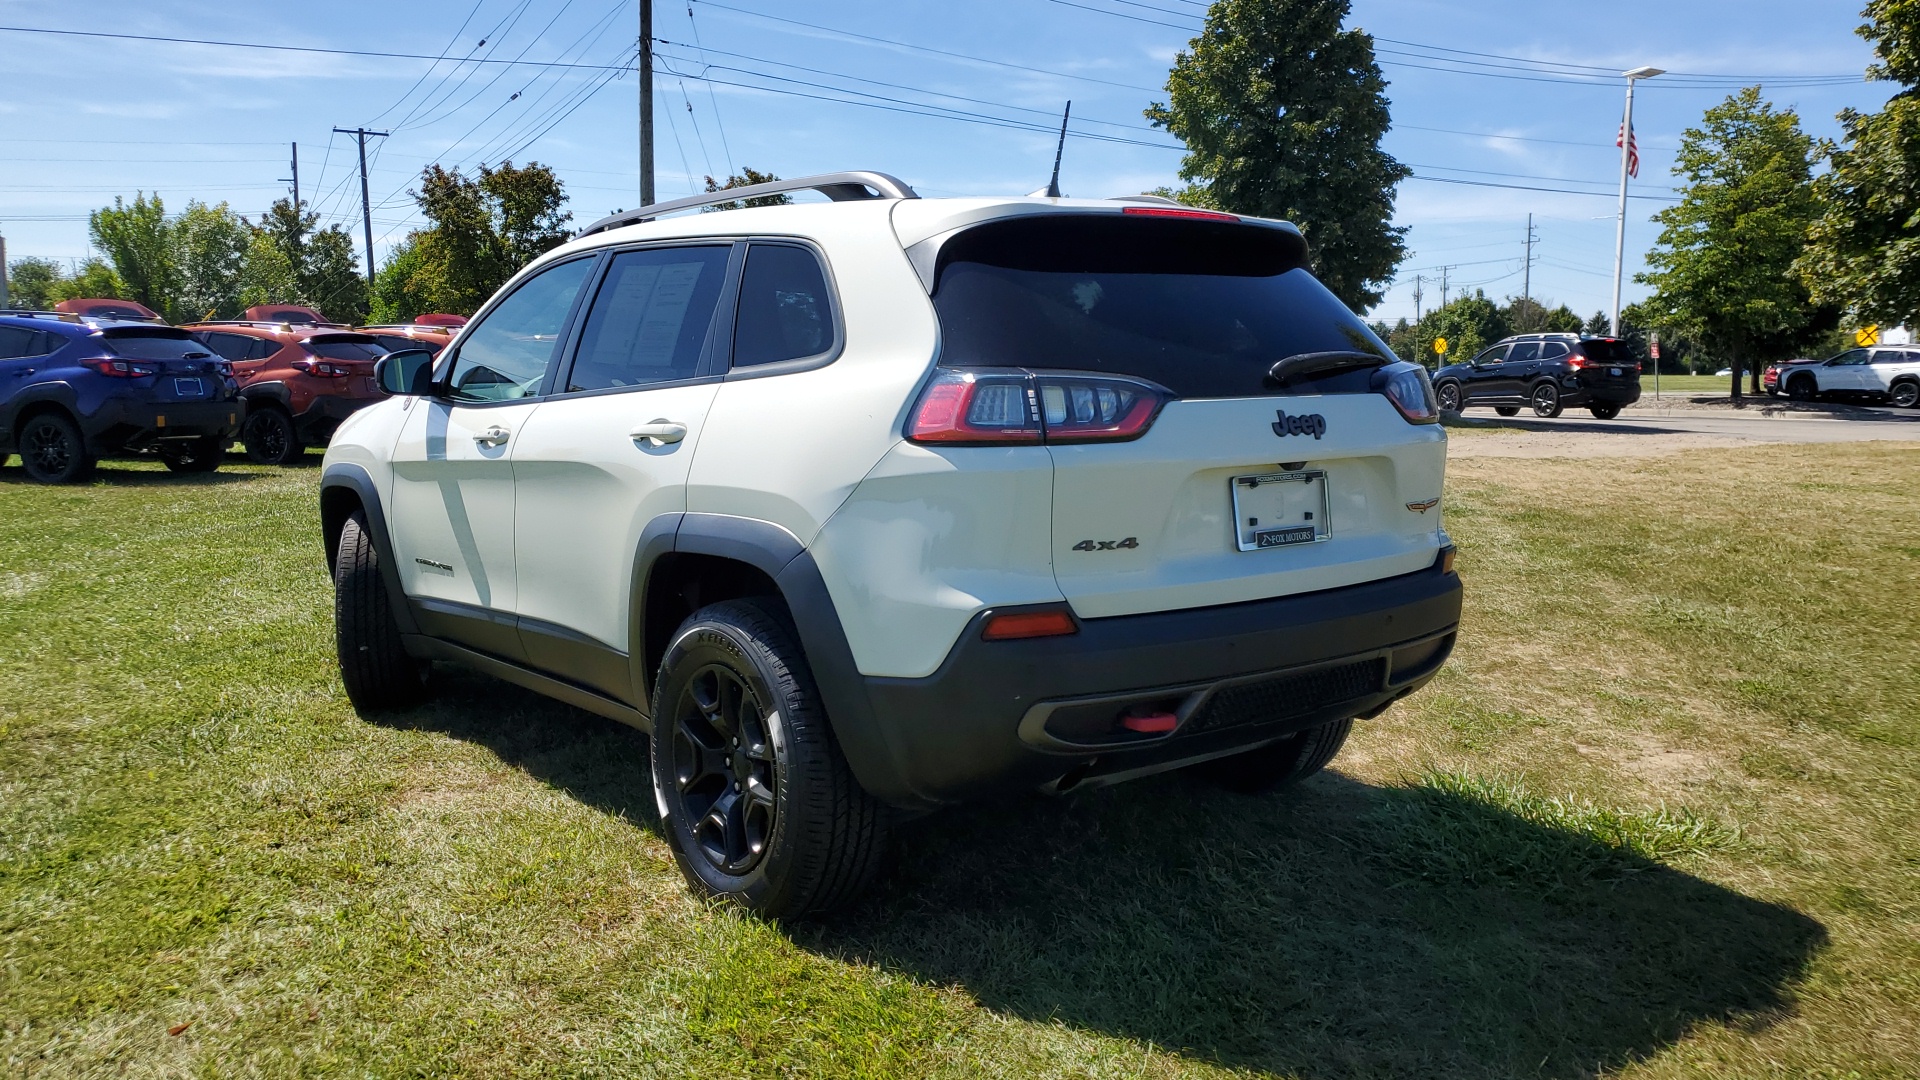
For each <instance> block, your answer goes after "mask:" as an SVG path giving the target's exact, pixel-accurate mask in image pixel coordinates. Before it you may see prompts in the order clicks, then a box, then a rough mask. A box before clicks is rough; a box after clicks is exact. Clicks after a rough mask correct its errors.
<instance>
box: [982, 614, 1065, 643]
mask: <svg viewBox="0 0 1920 1080" xmlns="http://www.w3.org/2000/svg"><path fill="white" fill-rule="evenodd" d="M1079 632H1080V624H1079V623H1076V622H1074V621H1073V613H1072V612H1069V611H1067V610H1066V609H1064V608H1052V609H1049V610H1046V611H1009V612H1006V613H1004V614H1000V615H991V616H988V617H987V624H986V625H985V626H984V627H981V629H980V636H981V637H982V638H984V639H985V640H987V641H1018V640H1021V639H1022V638H1038V637H1062V636H1064V635H1067V634H1077V633H1079Z"/></svg>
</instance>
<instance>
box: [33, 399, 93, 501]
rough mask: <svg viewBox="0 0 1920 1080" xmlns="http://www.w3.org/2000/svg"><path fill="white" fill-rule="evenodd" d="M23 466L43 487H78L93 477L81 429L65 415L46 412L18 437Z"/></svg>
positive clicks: (89, 455) (90, 458)
mask: <svg viewBox="0 0 1920 1080" xmlns="http://www.w3.org/2000/svg"><path fill="white" fill-rule="evenodd" d="M16 446H17V447H18V449H19V452H20V464H21V465H22V466H23V467H24V468H25V469H26V470H27V476H28V477H30V478H32V479H33V480H36V481H38V482H40V483H42V484H78V483H81V482H82V481H84V480H86V479H87V478H89V477H91V476H92V475H93V467H94V465H95V464H96V462H95V459H94V456H93V455H92V454H89V453H88V452H87V443H86V440H85V439H83V438H81V437H80V427H79V425H77V424H75V423H74V422H73V421H72V420H69V419H67V417H66V416H65V415H64V414H62V413H53V412H43V413H41V414H39V415H38V416H35V417H33V418H32V419H30V420H28V421H27V422H26V423H25V424H23V425H22V426H21V428H20V433H19V435H18V436H17V437H16Z"/></svg>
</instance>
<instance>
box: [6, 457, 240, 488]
mask: <svg viewBox="0 0 1920 1080" xmlns="http://www.w3.org/2000/svg"><path fill="white" fill-rule="evenodd" d="M260 478H261V477H260V476H259V474H257V473H233V472H210V473H176V472H168V471H166V470H165V469H128V468H115V467H114V465H113V463H110V462H101V463H100V466H99V467H98V468H96V469H95V470H94V472H93V475H92V476H91V477H88V478H87V480H86V481H85V482H83V483H78V484H71V485H51V484H42V483H40V482H39V481H37V480H34V479H33V478H32V477H29V476H28V475H27V470H25V469H23V468H21V467H20V466H19V465H17V464H13V465H8V466H6V467H4V468H0V486H5V485H17V486H20V487H36V488H38V487H47V488H57V487H60V486H66V487H69V488H70V489H72V490H76V491H84V490H86V489H87V488H89V487H92V486H94V485H96V484H99V485H103V486H106V487H116V488H120V487H126V488H134V487H215V486H218V485H222V484H244V483H248V482H250V481H254V480H259V479H260Z"/></svg>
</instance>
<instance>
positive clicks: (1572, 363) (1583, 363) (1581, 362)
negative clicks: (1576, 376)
mask: <svg viewBox="0 0 1920 1080" xmlns="http://www.w3.org/2000/svg"><path fill="white" fill-rule="evenodd" d="M1567 366H1568V367H1570V368H1572V369H1573V370H1575V371H1585V370H1586V369H1587V368H1590V367H1592V366H1593V361H1591V360H1589V359H1587V358H1586V357H1585V356H1583V355H1581V354H1580V353H1573V354H1571V355H1569V356H1568V357H1567Z"/></svg>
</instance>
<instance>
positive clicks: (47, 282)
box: [7, 257, 67, 311]
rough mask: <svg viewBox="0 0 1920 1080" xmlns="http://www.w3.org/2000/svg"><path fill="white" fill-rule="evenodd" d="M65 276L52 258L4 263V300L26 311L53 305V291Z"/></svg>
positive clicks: (54, 300) (39, 309)
mask: <svg viewBox="0 0 1920 1080" xmlns="http://www.w3.org/2000/svg"><path fill="white" fill-rule="evenodd" d="M66 276H67V274H66V271H64V270H62V269H60V264H59V263H57V262H54V261H53V260H52V259H36V258H31V257H29V258H25V259H15V260H13V261H12V262H10V263H8V264H7V303H8V304H9V305H10V306H12V307H16V308H20V309H22V310H25V311H42V310H45V309H47V308H49V307H52V306H53V305H54V304H55V303H56V302H58V297H56V296H55V295H54V290H55V289H56V288H57V287H58V286H59V284H60V283H61V282H62V281H64V280H66Z"/></svg>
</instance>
